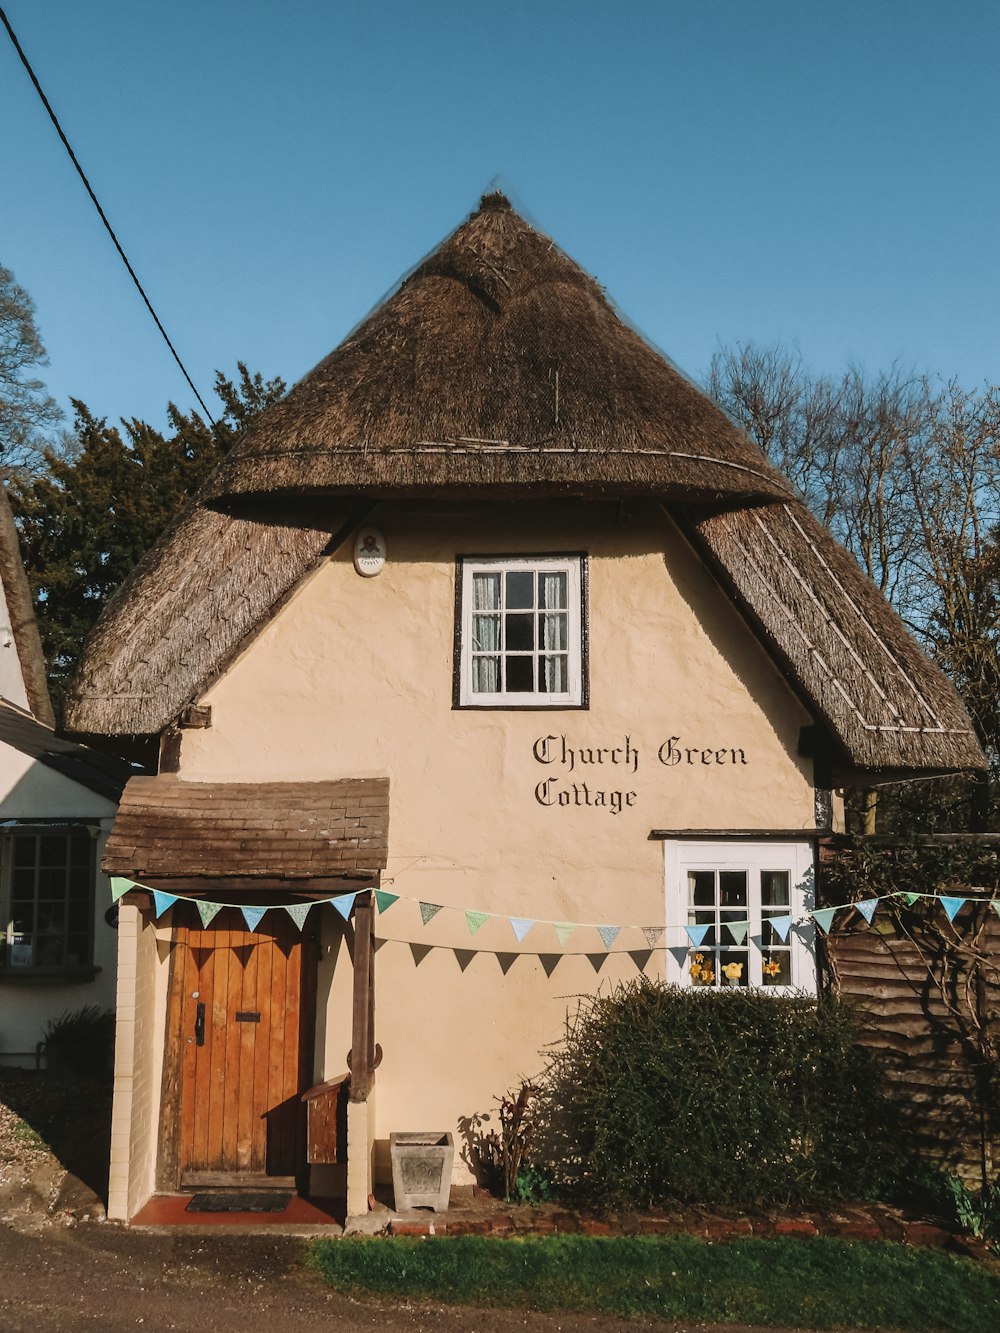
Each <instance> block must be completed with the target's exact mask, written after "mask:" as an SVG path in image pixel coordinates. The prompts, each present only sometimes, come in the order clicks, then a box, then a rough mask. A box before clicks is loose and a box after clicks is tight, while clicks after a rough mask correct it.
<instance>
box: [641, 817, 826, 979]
mask: <svg viewBox="0 0 1000 1333" xmlns="http://www.w3.org/2000/svg"><path fill="white" fill-rule="evenodd" d="M666 855H667V926H668V927H681V928H682V929H683V930H684V931H685V933H686V934H687V935H688V940H689V946H690V947H689V948H688V949H687V950H686V951H685V949H684V947H683V946H680V947H678V948H677V950H676V953H672V952H671V953H668V955H667V957H668V969H669V971H670V973H671V975H670V977H669V979H670V980H672V981H674V982H675V983H677V984H679V985H682V986H698V987H709V988H711V989H715V990H718V989H720V988H723V987H728V986H752V987H759V988H761V989H764V990H773V991H776V992H779V993H780V992H782V991H784V992H789V991H809V992H814V991H815V989H816V964H815V949H814V941H815V926H814V925H813V924H812V919H811V918H810V917H809V916H808V913H809V911H810V910H811V909H812V908H813V907H815V900H814V895H813V864H812V847H811V845H810V844H809V843H779V842H774V843H768V842H759V843H742V842H736V841H735V840H734V841H733V842H731V843H730V842H725V843H709V842H705V843H683V842H675V843H674V842H668V843H667V845H666ZM676 934H677V931H676V930H673V931H671V936H672V937H673V936H676ZM682 956H683V957H682Z"/></svg>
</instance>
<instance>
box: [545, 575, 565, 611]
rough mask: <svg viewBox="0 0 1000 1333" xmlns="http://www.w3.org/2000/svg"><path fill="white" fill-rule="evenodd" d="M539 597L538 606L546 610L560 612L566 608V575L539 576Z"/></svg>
mask: <svg viewBox="0 0 1000 1333" xmlns="http://www.w3.org/2000/svg"><path fill="white" fill-rule="evenodd" d="M539 582H540V583H541V597H540V598H539V602H538V605H539V606H543V607H545V609H546V610H549V611H551V610H560V609H562V608H564V607H565V606H566V575H565V574H540V575H539Z"/></svg>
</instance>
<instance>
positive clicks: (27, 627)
mask: <svg viewBox="0 0 1000 1333" xmlns="http://www.w3.org/2000/svg"><path fill="white" fill-rule="evenodd" d="M0 579H2V580H3V591H4V597H5V598H6V599H7V613H8V615H9V616H10V628H11V633H12V634H13V636H14V648H15V651H16V652H17V660H18V663H19V664H20V667H21V677H22V679H23V680H24V690H25V694H26V695H27V697H28V707H29V708H30V709H31V713H32V716H33V717H37V718H38V720H39V722H42V723H44V725H45V726H48V727H53V726H55V714H54V713H53V712H52V700H51V699H50V698H49V686H48V681H47V678H46V675H45V657H44V655H43V654H42V640H41V638H40V637H39V633H38V622H37V621H36V620H35V608H34V606H33V605H32V601H31V588H30V586H29V584H28V576H27V574H25V572H24V564H23V562H22V560H21V548H20V545H19V544H18V540H17V528H16V527H15V525H14V515H13V514H12V513H11V509H10V501H9V500H8V499H7V488H6V487H5V486H2V485H0Z"/></svg>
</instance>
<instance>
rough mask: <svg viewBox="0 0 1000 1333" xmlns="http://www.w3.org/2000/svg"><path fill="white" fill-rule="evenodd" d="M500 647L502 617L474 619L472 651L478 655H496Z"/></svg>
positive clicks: (475, 617) (477, 616)
mask: <svg viewBox="0 0 1000 1333" xmlns="http://www.w3.org/2000/svg"><path fill="white" fill-rule="evenodd" d="M499 647H500V617H499V616H480V615H476V616H473V617H472V650H473V652H477V653H495V652H496V651H497V649H498V648H499Z"/></svg>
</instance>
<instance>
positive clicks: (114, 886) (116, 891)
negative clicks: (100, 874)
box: [111, 875, 138, 903]
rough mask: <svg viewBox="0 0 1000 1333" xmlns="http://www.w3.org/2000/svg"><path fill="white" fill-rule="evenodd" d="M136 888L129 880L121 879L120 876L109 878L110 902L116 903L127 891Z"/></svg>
mask: <svg viewBox="0 0 1000 1333" xmlns="http://www.w3.org/2000/svg"><path fill="white" fill-rule="evenodd" d="M136 887H138V886H137V885H136V884H134V883H133V882H132V880H130V879H122V877H121V876H120V875H112V876H111V901H112V902H113V903H116V902H117V901H118V899H119V898H120V897H121V896H122V894H125V893H128V891H129V889H134V888H136Z"/></svg>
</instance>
